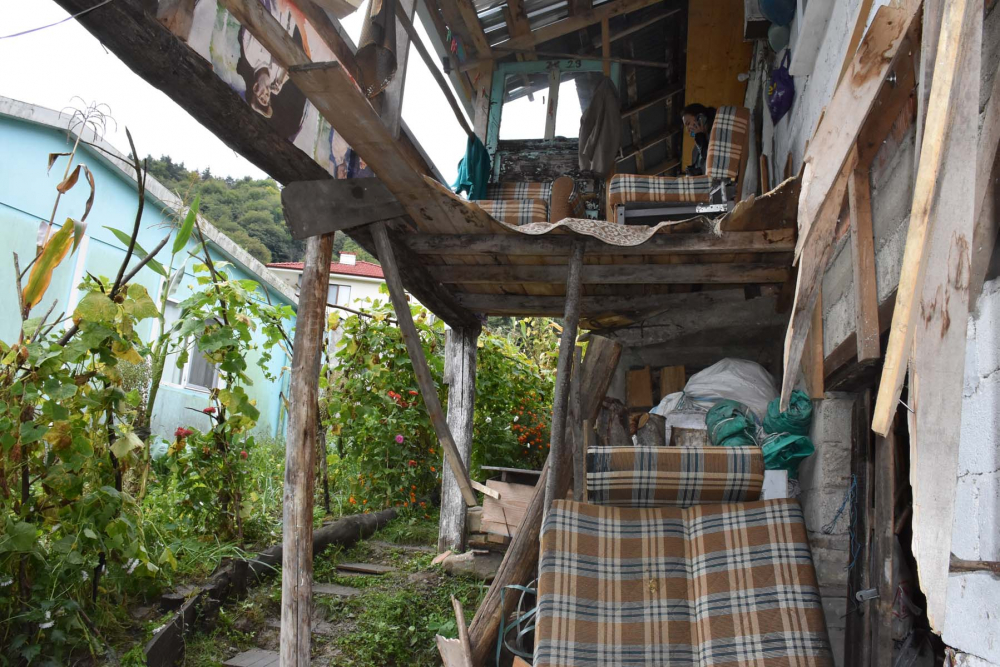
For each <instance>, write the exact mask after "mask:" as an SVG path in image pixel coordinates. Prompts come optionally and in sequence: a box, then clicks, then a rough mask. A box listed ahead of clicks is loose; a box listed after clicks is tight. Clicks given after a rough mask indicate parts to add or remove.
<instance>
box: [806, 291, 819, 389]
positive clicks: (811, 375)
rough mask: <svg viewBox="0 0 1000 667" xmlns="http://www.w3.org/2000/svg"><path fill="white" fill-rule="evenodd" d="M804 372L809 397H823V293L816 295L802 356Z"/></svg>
mask: <svg viewBox="0 0 1000 667" xmlns="http://www.w3.org/2000/svg"><path fill="white" fill-rule="evenodd" d="M802 373H803V375H805V378H806V388H807V389H808V392H809V398H812V399H820V398H823V294H822V291H821V292H820V294H819V296H818V297H816V305H815V306H814V307H813V312H812V322H811V323H810V325H809V335H808V336H806V349H805V354H804V355H803V357H802Z"/></svg>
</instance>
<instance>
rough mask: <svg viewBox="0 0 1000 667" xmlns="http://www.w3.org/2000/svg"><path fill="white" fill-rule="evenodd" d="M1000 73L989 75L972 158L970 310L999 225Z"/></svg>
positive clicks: (977, 293) (977, 292)
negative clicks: (973, 221)
mask: <svg viewBox="0 0 1000 667" xmlns="http://www.w3.org/2000/svg"><path fill="white" fill-rule="evenodd" d="M998 144H1000V73H997V74H994V75H993V89H992V90H991V91H990V98H989V101H988V102H987V103H986V110H985V111H984V112H983V121H982V126H981V129H980V131H979V150H978V154H977V157H976V212H975V218H976V229H975V231H974V233H973V235H972V268H971V270H970V272H969V295H970V297H971V299H970V307H972V306H975V302H976V300H977V299H978V298H979V295H980V293H981V292H982V291H983V282H984V281H985V279H986V270H987V268H988V267H989V263H990V257H992V255H993V248H994V246H995V245H996V240H997V228H998V226H1000V212H998V211H997V202H1000V150H997V148H998Z"/></svg>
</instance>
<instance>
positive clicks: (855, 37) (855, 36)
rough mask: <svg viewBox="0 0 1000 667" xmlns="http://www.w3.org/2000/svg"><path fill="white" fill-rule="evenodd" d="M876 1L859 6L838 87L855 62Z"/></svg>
mask: <svg viewBox="0 0 1000 667" xmlns="http://www.w3.org/2000/svg"><path fill="white" fill-rule="evenodd" d="M874 1H875V0H861V4H860V5H858V9H857V11H856V13H855V16H854V29H853V30H852V31H851V37H850V39H849V40H848V42H847V51H845V53H846V54H847V55H846V56H845V58H844V64H843V65H841V67H840V75H839V76H838V77H837V85H838V86H839V85H840V82H841V81H843V79H844V75H845V74H846V73H847V68H848V66H850V64H851V62H852V61H853V60H854V54H855V53H856V52H857V50H858V44H860V43H861V38H862V37H863V36H864V34H865V28H866V27H867V26H868V15H869V14H871V12H872V4H874Z"/></svg>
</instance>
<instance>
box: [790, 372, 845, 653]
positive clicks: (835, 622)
mask: <svg viewBox="0 0 1000 667" xmlns="http://www.w3.org/2000/svg"><path fill="white" fill-rule="evenodd" d="M853 410H854V395H853V394H843V393H834V392H830V393H828V394H826V397H825V398H823V399H822V400H814V401H813V422H812V428H811V430H810V433H809V435H810V437H811V438H812V441H813V445H814V446H815V447H816V453H815V454H813V455H812V456H811V457H809V458H808V459H806V460H805V462H803V464H802V465H801V466H800V467H799V485H800V488H801V495H800V496H799V500H800V502H801V503H802V511H803V513H804V514H805V519H806V529H807V530H808V531H809V545H810V548H811V549H812V556H813V562H814V564H815V566H816V576H817V578H818V580H819V585H820V593H821V595H822V597H823V611H824V613H825V615H826V624H827V630H828V631H829V633H830V642H831V645H832V647H833V652H834V660H835V662H836V664H837V666H838V667H841V666H842V665H843V664H844V635H845V632H846V619H845V618H844V616H845V614H846V613H847V608H848V605H847V564H848V555H849V553H850V540H851V538H850V534H849V532H848V528H849V523H850V508H849V507H848V508H845V509H844V513H843V514H842V515H841V516H840V518H839V519H838V520H837V523H836V524H834V526H833V530H832V532H831V533H830V534H826V533H824V532H823V527H824V526H826V525H828V524H830V523H831V522H832V521H833V518H834V517H835V516H836V514H837V510H838V509H839V508H840V505H841V503H843V502H844V496H845V494H846V492H847V489H848V486H849V485H850V481H851V439H852V436H853V429H854V427H853Z"/></svg>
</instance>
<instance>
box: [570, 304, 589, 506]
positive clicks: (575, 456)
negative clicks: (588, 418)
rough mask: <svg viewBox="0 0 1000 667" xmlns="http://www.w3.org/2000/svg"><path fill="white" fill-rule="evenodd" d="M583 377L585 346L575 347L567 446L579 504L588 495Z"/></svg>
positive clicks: (574, 490)
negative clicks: (570, 436) (582, 391)
mask: <svg viewBox="0 0 1000 667" xmlns="http://www.w3.org/2000/svg"><path fill="white" fill-rule="evenodd" d="M578 319H579V318H578ZM582 375H583V346H582V345H575V347H574V349H573V377H572V378H571V379H570V383H569V423H570V429H569V431H570V433H571V434H572V436H573V437H572V438H570V442H569V444H568V445H567V456H568V457H569V458H571V459H572V461H573V500H576V501H578V502H583V499H584V498H585V497H586V495H587V449H586V447H585V446H584V435H583V433H584V425H583V404H582V401H583V398H582V395H581V393H580V382H581V380H582V378H581V376H582Z"/></svg>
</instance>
